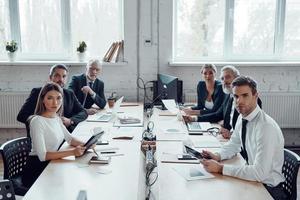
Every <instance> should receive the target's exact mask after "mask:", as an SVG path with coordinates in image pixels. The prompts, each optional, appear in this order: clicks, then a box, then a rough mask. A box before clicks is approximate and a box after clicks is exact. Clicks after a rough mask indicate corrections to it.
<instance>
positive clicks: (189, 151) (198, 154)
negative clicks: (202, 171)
mask: <svg viewBox="0 0 300 200" xmlns="http://www.w3.org/2000/svg"><path fill="white" fill-rule="evenodd" d="M184 147H185V150H186V152H187V153H188V154H190V155H192V156H194V157H196V158H198V159H203V156H202V154H201V153H200V152H199V151H196V150H195V149H193V148H191V147H189V146H187V145H184Z"/></svg>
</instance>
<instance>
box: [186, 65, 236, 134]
mask: <svg viewBox="0 0 300 200" xmlns="http://www.w3.org/2000/svg"><path fill="white" fill-rule="evenodd" d="M239 75H240V73H239V71H238V70H237V69H236V68H235V67H234V66H232V65H227V66H224V67H223V68H222V69H221V80H222V87H223V91H224V93H225V98H224V102H223V104H222V106H221V107H220V108H219V109H218V110H217V111H216V112H213V113H208V114H204V115H198V116H195V117H194V116H189V115H188V116H184V119H185V120H186V121H199V122H211V123H217V122H219V121H221V120H223V125H222V126H221V130H220V133H221V134H222V136H223V137H224V138H227V139H229V138H230V136H231V132H232V130H233V129H234V127H235V123H236V120H237V118H238V116H239V113H238V112H237V110H236V109H235V108H234V105H233V96H232V88H231V83H232V81H233V80H234V79H235V78H236V77H238V76H239Z"/></svg>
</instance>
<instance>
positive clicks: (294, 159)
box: [282, 149, 300, 200]
mask: <svg viewBox="0 0 300 200" xmlns="http://www.w3.org/2000/svg"><path fill="white" fill-rule="evenodd" d="M299 162H300V157H299V156H298V155H297V154H296V153H294V152H292V151H290V150H288V149H284V163H283V166H282V173H283V175H284V177H285V181H284V182H283V184H282V188H283V191H284V192H285V193H286V195H287V197H288V198H287V199H290V200H296V199H297V175H298V171H299Z"/></svg>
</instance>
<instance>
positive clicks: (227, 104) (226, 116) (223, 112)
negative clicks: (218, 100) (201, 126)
mask: <svg viewBox="0 0 300 200" xmlns="http://www.w3.org/2000/svg"><path fill="white" fill-rule="evenodd" d="M232 103H233V97H232V95H230V94H225V99H224V102H223V104H222V106H221V107H220V108H219V109H218V110H217V111H216V112H213V113H209V114H206V115H200V116H198V121H199V122H211V123H217V122H218V121H221V120H224V124H223V127H224V128H226V129H227V130H231V128H233V129H234V128H235V124H236V121H237V119H238V116H239V112H238V111H237V110H236V109H234V113H233V117H232V126H231V125H230V113H231V108H232ZM257 104H258V105H259V107H260V108H262V101H261V100H260V98H258V99H257Z"/></svg>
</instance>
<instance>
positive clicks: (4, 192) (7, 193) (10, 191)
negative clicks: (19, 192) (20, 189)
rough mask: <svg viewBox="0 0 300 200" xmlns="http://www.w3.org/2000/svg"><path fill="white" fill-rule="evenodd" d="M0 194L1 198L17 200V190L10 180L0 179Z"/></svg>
mask: <svg viewBox="0 0 300 200" xmlns="http://www.w3.org/2000/svg"><path fill="white" fill-rule="evenodd" d="M0 196H1V198H0V199H1V200H15V199H16V198H15V192H14V188H13V185H12V182H11V181H10V180H1V181H0Z"/></svg>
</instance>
